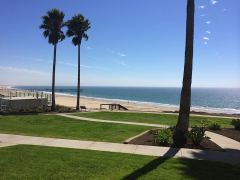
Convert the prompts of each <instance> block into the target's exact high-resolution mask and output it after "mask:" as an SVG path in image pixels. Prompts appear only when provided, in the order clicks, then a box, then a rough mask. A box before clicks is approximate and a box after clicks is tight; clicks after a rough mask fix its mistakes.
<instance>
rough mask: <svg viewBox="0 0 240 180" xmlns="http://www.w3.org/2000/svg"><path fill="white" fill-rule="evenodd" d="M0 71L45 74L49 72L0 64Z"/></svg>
mask: <svg viewBox="0 0 240 180" xmlns="http://www.w3.org/2000/svg"><path fill="white" fill-rule="evenodd" d="M0 70H1V71H5V72H6V71H7V72H17V73H27V74H37V75H47V74H49V73H47V72H44V71H38V70H32V69H26V68H16V67H12V66H0Z"/></svg>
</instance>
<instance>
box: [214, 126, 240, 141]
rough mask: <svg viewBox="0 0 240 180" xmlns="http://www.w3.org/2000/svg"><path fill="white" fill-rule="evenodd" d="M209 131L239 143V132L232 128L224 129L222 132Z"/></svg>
mask: <svg viewBox="0 0 240 180" xmlns="http://www.w3.org/2000/svg"><path fill="white" fill-rule="evenodd" d="M210 131H211V132H213V133H216V134H220V135H223V136H226V137H228V138H231V139H234V140H235V141H238V142H240V131H238V130H235V129H233V128H224V129H222V130H217V131H213V130H210Z"/></svg>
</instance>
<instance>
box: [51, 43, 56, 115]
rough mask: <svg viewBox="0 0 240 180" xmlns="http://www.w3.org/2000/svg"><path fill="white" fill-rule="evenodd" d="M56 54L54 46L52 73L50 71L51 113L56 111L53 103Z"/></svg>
mask: <svg viewBox="0 0 240 180" xmlns="http://www.w3.org/2000/svg"><path fill="white" fill-rule="evenodd" d="M56 53H57V44H55V45H54V53H53V71H52V107H51V111H56V103H55V70H56Z"/></svg>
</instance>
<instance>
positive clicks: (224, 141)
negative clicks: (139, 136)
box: [57, 114, 240, 150]
mask: <svg viewBox="0 0 240 180" xmlns="http://www.w3.org/2000/svg"><path fill="white" fill-rule="evenodd" d="M57 115H59V116H63V117H67V118H72V119H77V120H81V121H92V122H105V123H115V124H129V125H137V126H150V127H160V128H167V127H169V126H167V125H161V124H149V123H138V122H126V121H111V120H102V119H93V118H85V117H79V116H73V115H69V114H57ZM206 136H208V137H209V138H210V139H211V141H213V142H214V143H216V144H217V145H218V146H220V147H221V148H223V149H226V150H230V149H231V150H240V143H239V142H238V141H235V140H233V139H230V138H228V137H225V136H222V135H220V134H216V133H213V132H209V131H206Z"/></svg>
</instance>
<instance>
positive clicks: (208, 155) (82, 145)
mask: <svg viewBox="0 0 240 180" xmlns="http://www.w3.org/2000/svg"><path fill="white" fill-rule="evenodd" d="M0 142H1V143H0V144H4V143H5V144H6V143H8V144H9V145H15V144H25V145H40V146H49V147H63V148H74V149H85V150H97V151H108V152H118V153H129V154H138V155H148V156H156V157H158V156H164V157H174V158H187V159H198V160H210V161H222V162H227V163H232V164H235V163H240V151H231V152H217V151H202V150H192V149H184V148H182V149H175V148H167V147H156V146H143V145H132V144H120V143H108V142H95V141H80V140H67V139H56V138H45V137H33V136H22V135H11V134H0Z"/></svg>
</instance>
